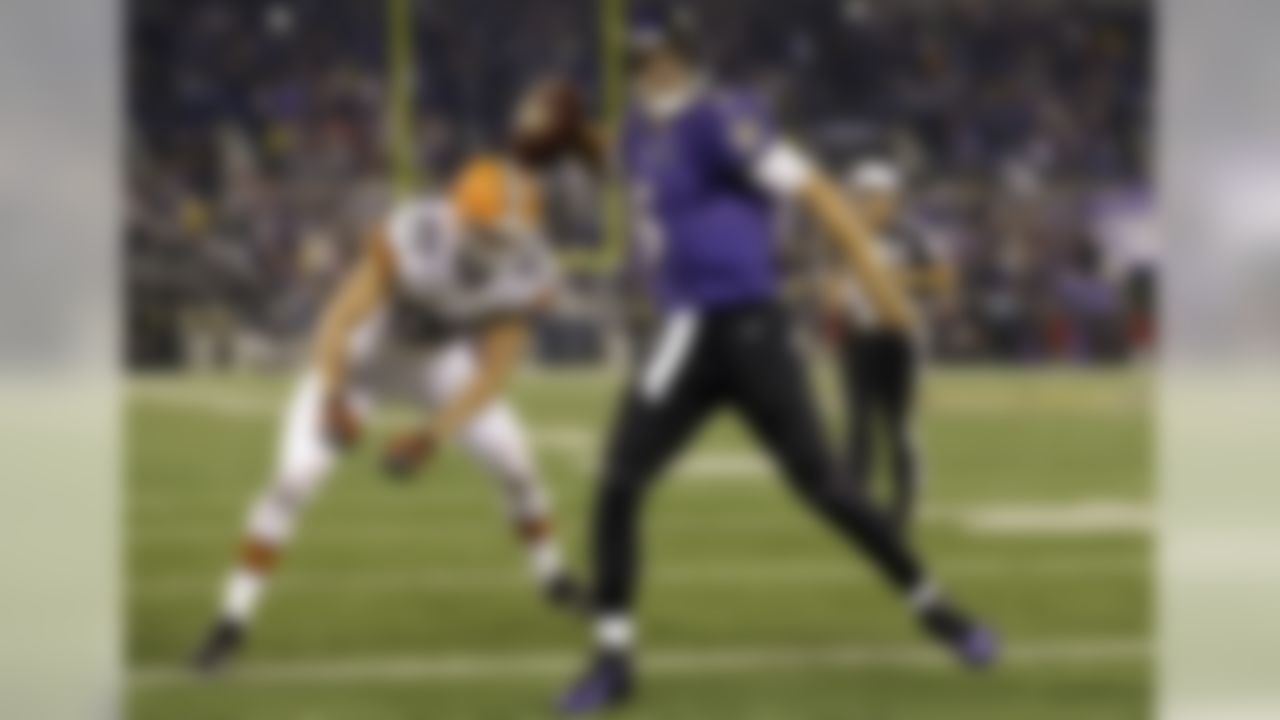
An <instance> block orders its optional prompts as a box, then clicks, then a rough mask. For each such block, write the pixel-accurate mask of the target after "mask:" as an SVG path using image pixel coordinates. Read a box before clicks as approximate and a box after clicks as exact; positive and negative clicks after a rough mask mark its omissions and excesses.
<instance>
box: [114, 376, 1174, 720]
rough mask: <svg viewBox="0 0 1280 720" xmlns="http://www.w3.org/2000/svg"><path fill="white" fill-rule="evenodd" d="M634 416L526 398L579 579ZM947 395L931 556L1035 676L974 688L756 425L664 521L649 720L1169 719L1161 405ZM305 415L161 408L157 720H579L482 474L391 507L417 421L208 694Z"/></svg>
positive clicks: (317, 508) (931, 421)
mask: <svg viewBox="0 0 1280 720" xmlns="http://www.w3.org/2000/svg"><path fill="white" fill-rule="evenodd" d="M617 387H618V383H617V380H616V379H614V378H611V377H609V376H607V375H602V374H598V373H564V374H559V373H552V374H547V373H537V374H533V373H531V374H529V375H527V376H526V377H524V378H522V380H521V381H520V383H519V387H518V388H517V391H516V392H515V398H516V402H517V404H518V405H519V407H520V409H521V412H522V414H523V415H524V416H525V418H526V420H527V423H528V425H529V427H530V431H531V434H532V435H533V436H534V439H535V442H536V445H537V447H538V450H539V458H540V461H541V464H542V470H543V472H544V474H545V475H546V476H547V478H548V481H549V483H550V484H551V486H552V487H553V489H554V492H555V494H556V497H557V504H558V509H559V516H560V519H561V521H560V525H561V527H562V534H563V535H564V538H565V541H566V542H567V544H568V545H569V547H570V549H571V552H572V554H573V555H574V556H575V558H576V559H577V560H578V564H579V565H581V558H582V557H583V555H584V551H585V547H584V537H585V531H586V524H587V522H586V518H587V508H588V507H589V500H590V488H591V483H592V480H593V477H594V473H595V470H596V462H597V458H598V455H599V446H600V444H601V443H602V441H603V437H602V435H603V432H604V430H605V429H606V428H607V426H608V421H609V414H610V412H611V411H612V406H613V402H614V399H615V394H616V392H617ZM823 387H829V386H828V384H827V383H823ZM926 388H927V398H926V399H927V401H926V403H925V405H926V408H925V423H924V428H923V433H922V435H923V438H922V439H923V444H924V447H925V449H926V452H927V456H926V457H927V464H928V472H929V479H930V483H931V485H930V488H929V491H928V498H927V508H928V510H927V514H926V517H925V521H924V524H923V527H922V529H921V533H920V537H919V544H920V545H921V547H922V549H923V550H924V551H925V553H926V555H927V556H928V557H929V558H930V559H931V561H932V564H933V566H934V567H935V568H936V569H937V573H938V575H939V576H940V577H941V578H942V579H943V580H944V581H945V583H946V585H947V586H948V588H949V589H951V590H952V591H953V592H954V593H955V594H956V595H958V596H959V597H961V598H963V599H964V601H965V602H966V603H967V604H969V605H972V606H973V607H975V608H978V609H980V610H981V612H982V613H983V614H984V615H986V616H987V617H989V618H990V619H992V620H993V621H994V622H995V623H996V624H997V625H998V626H999V627H1000V629H1001V631H1002V632H1003V634H1004V635H1005V636H1006V640H1007V642H1008V644H1009V645H1010V647H1011V649H1012V650H1013V656H1012V658H1011V662H1010V663H1009V664H1008V665H1007V666H1005V667H1004V668H1003V669H1000V670H998V671H997V672H995V673H993V674H990V675H985V676H974V675H969V674H965V673H963V672H961V671H959V670H956V669H954V668H952V667H951V666H950V665H949V664H947V662H946V661H945V658H943V657H942V656H941V655H940V653H937V652H936V651H935V650H933V649H932V648H931V647H930V646H928V645H927V644H926V643H924V642H923V641H922V640H920V638H919V635H918V633H917V632H916V630H915V629H914V627H913V626H912V625H911V624H910V623H909V622H908V620H907V618H906V615H905V614H904V612H903V611H902V609H901V606H900V604H899V603H898V602H897V601H896V600H895V599H894V598H893V597H892V595H891V594H890V593H889V592H888V591H886V590H885V589H884V588H883V587H882V586H881V585H880V583H878V582H877V581H876V579H875V578H874V577H873V576H872V575H871V573H870V572H869V570H868V569H867V567H866V565H865V563H863V562H862V561H861V560H860V559H858V558H857V557H854V556H852V555H851V554H850V553H849V552H848V551H847V550H846V548H845V547H844V546H843V545H842V544H841V543H840V542H838V541H837V540H836V539H835V538H834V537H833V536H832V535H831V534H830V533H829V532H828V531H827V529H826V528H824V527H823V526H821V525H819V524H818V523H816V522H814V521H813V520H812V519H811V518H810V517H809V516H808V515H807V514H806V513H805V511H804V510H803V509H802V508H801V507H800V506H799V505H798V504H797V503H795V502H794V501H793V499H792V498H791V496H790V495H789V494H788V492H787V491H786V489H785V486H784V485H783V484H782V483H780V482H777V481H776V480H773V479H772V478H771V473H770V471H769V468H768V466H767V464H764V463H763V462H761V461H760V460H759V458H758V455H757V454H756V452H755V450H754V448H753V447H752V445H751V443H750V442H749V441H748V439H747V438H746V436H745V434H744V433H743V431H742V429H741V428H740V427H739V426H738V425H737V423H736V421H735V420H733V419H732V418H730V417H727V416H726V417H723V418H721V419H719V420H717V421H716V422H715V423H713V424H712V425H710V426H708V427H707V428H706V429H705V430H704V432H703V434H702V436H701V437H700V438H699V440H698V442H697V443H696V449H695V451H694V453H693V455H692V456H691V458H690V460H689V462H686V463H683V464H681V465H680V466H678V467H676V468H675V469H673V471H672V472H671V473H670V476H669V477H668V478H667V481H666V482H664V483H663V484H661V485H660V486H659V488H658V489H657V490H656V492H655V494H654V496H653V498H652V499H651V504H650V513H649V519H648V522H647V528H646V535H647V538H648V554H647V574H648V580H649V582H647V583H646V585H645V589H644V597H643V603H642V613H641V619H642V622H643V625H642V628H643V635H642V637H643V645H644V649H645V653H644V655H643V656H642V668H645V669H646V670H647V672H646V673H645V676H644V679H643V689H644V693H643V695H642V696H640V698H639V699H638V702H636V703H635V704H634V705H633V706H632V707H631V708H629V709H628V710H627V711H626V712H624V713H621V714H620V715H619V717H623V718H663V719H678V718H691V719H692V718H707V717H714V718H761V719H762V720H763V719H765V718H784V717H785V718H795V719H815V720H816V719H819V718H823V719H825V718H831V719H832V720H835V719H837V718H839V719H841V720H844V719H847V718H872V719H875V720H890V719H894V718H902V719H904V720H906V719H909V720H921V719H930V718H940V719H941V718H945V719H947V720H964V719H966V718H975V719H976V718H982V719H983V720H1001V719H1004V718H1008V719H1010V720H1013V719H1015V718H1016V719H1019V720H1021V719H1024V718H1036V719H1037V720H1055V719H1057V718H1063V719H1066V718H1072V719H1073V720H1074V719H1076V718H1081V717H1087V718H1090V719H1091V720H1108V719H1110V718H1116V719H1120V718H1133V719H1137V718H1144V717H1147V716H1148V715H1149V707H1150V703H1149V698H1148V690H1149V685H1150V678H1149V676H1150V670H1151V662H1150V658H1149V657H1148V655H1147V653H1146V651H1145V645H1144V642H1145V638H1146V637H1147V636H1148V624H1149V605H1150V600H1151V595H1150V593H1151V586H1150V583H1149V580H1148V575H1147V568H1148V562H1149V551H1150V545H1149V540H1148V537H1147V533H1146V532H1145V529H1144V523H1143V522H1142V520H1143V511H1144V510H1145V508H1146V506H1147V503H1148V502H1149V498H1150V490H1151V489H1150V485H1149V481H1148V467H1147V459H1146V458H1147V456H1148V427H1149V420H1148V415H1147V390H1148V383H1147V380H1146V378H1145V377H1144V376H1143V375H1142V374H1141V373H1137V372H1133V371H1118V372H1084V371H1065V370H1043V371H1016V372H1015V371H994V370H993V371H976V370H964V371H944V372H938V373H935V374H933V375H931V376H930V377H929V379H928V382H927V386H926ZM286 391H287V383H284V382H282V381H280V380H277V379H267V378H258V377H229V378H211V377H149V378H141V379H138V380H135V381H134V382H133V384H132V388H131V393H130V401H129V420H130V451H131V452H130V459H129V466H128V468H127V470H128V472H127V477H128V488H127V492H128V503H127V507H128V513H127V520H126V527H127V533H128V536H127V548H128V549H127V557H128V574H129V596H128V604H127V610H128V617H127V621H128V624H129V630H128V637H129V660H130V665H131V667H132V668H133V672H132V678H131V688H130V693H129V694H130V714H129V717H131V718H135V719H137V720H161V719H164V720H169V719H171V718H175V717H181V718H184V719H185V720H200V719H204V718H208V719H210V720H212V719H214V718H226V719H228V720H230V719H235V720H243V719H250V718H263V719H264V720H265V719H268V718H270V719H271V720H291V719H297V720H339V719H346V718H350V719H352V720H357V719H358V720H379V719H381V718H386V719H391V718H425V717H430V718H459V719H470V718H477V719H478V718H495V719H497V718H540V717H551V716H552V713H551V712H550V710H549V708H550V701H551V698H552V697H553V696H554V695H555V694H556V693H557V692H558V691H559V690H560V688H561V687H562V686H563V684H564V682H565V681H567V680H568V679H569V677H570V676H571V675H573V674H575V673H576V672H577V670H578V662H579V657H578V654H579V652H580V651H581V650H582V648H583V644H584V642H585V632H584V629H583V628H582V627H580V626H577V625H575V623H573V622H572V621H570V620H568V619H565V618H561V617H559V616H557V615H555V614H553V613H551V612H550V611H548V610H546V609H544V607H543V606H542V605H541V603H540V602H539V601H537V600H536V599H535V598H534V597H533V595H532V592H531V591H530V589H529V587H528V583H527V582H526V575H525V570H524V566H523V561H522V558H521V555H520V552H519V549H518V548H517V546H516V545H515V543H514V542H513V541H512V539H511V535H510V533H509V531H508V530H507V528H506V527H505V525H504V523H503V520H502V514H501V511H500V509H499V504H498V502H497V497H496V494H495V493H494V491H493V488H491V487H490V486H489V484H488V482H487V480H486V479H485V478H484V477H483V476H482V475H481V474H480V473H479V472H478V471H477V470H476V469H475V468H474V467H473V465H472V464H471V463H470V462H469V461H468V459H467V458H466V457H465V456H464V455H463V454H462V453H460V452H457V451H449V452H447V453H445V454H444V455H443V456H441V457H440V458H438V460H437V463H436V464H435V465H434V466H432V468H431V469H430V472H429V473H428V474H427V475H426V476H424V477H422V478H420V481H419V482H418V483H416V484H414V485H411V486H407V487H398V486H393V485H390V484H388V483H387V482H385V481H384V480H383V479H382V477H381V476H380V474H379V472H378V470H377V463H376V452H375V451H376V449H377V448H378V446H379V443H378V440H380V439H381V436H384V435H385V432H384V431H385V429H387V428H388V427H391V426H395V425H397V423H398V422H403V421H404V419H405V415H404V414H403V412H399V413H397V412H396V411H392V412H391V413H390V417H387V415H386V414H384V415H383V416H382V417H381V418H380V421H379V423H377V424H376V426H375V427H374V428H373V429H372V432H371V433H370V436H369V437H367V438H366V443H365V445H364V446H363V447H362V448H361V449H360V450H359V451H358V452H357V453H356V454H355V455H353V456H352V457H351V458H349V459H348V460H347V461H346V462H344V464H343V465H342V467H341V469H340V471H339V472H338V474H337V475H336V476H335V477H334V479H333V481H332V482H331V484H330V485H329V486H328V487H327V488H326V490H325V492H324V493H323V494H322V495H321V496H320V498H319V499H318V501H317V502H316V504H315V505H313V506H312V508H311V511H310V512H309V514H308V515H307V516H306V518H305V520H304V523H303V525H302V529H301V532H300V535H299V537H298V540H297V542H296V544H295V545H294V546H293V547H292V548H291V550H290V552H289V554H288V556H287V559H286V562H285V564H284V566H283V567H282V568H281V570H280V572H279V573H278V583H277V584H276V585H275V586H274V587H273V589H272V592H271V594H270V595H269V597H268V601H267V603H266V605H265V606H264V608H263V612H262V614H261V616H260V622H259V623H258V627H257V628H256V630H255V634H254V637H253V639H252V645H251V648H250V650H249V652H248V653H247V655H246V656H245V657H244V658H243V664H242V666H241V667H240V668H238V670H237V671H236V672H233V673H232V674H231V675H230V676H228V677H226V678H223V679H219V680H216V681H213V682H206V681H197V680H195V679H192V678H189V677H188V676H186V674H185V673H184V672H182V668H181V664H182V663H183V662H184V661H185V659H186V657H187V655H188V653H189V652H190V651H191V650H192V648H193V646H194V644H195V643H196V641H197V640H198V639H199V636H200V634H201V633H202V632H203V631H204V629H205V626H206V623H207V622H208V621H209V620H210V619H211V617H212V613H213V611H214V608H215V604H216V599H217V594H218V591H219V585H220V581H221V579H222V578H223V577H224V574H225V572H226V570H227V568H228V563H229V562H230V560H231V558H232V556H233V553H234V550H235V546H236V543H237V539H238V535H239V530H240V527H241V524H242V519H243V516H244V512H245V506H246V504H247V502H248V501H249V499H250V497H251V496H252V494H253V493H254V492H256V491H257V490H258V489H259V488H260V486H261V483H262V481H263V478H264V476H265V475H266V474H267V472H268V470H269V468H270V462H271V459H272V452H273V446H274V436H275V428H276V424H277V417H278V412H279V407H280V404H281V402H282V401H283V398H284V395H285V393H286ZM822 394H823V396H824V397H826V398H829V399H830V398H834V395H835V394H834V393H833V392H830V391H829V390H828V391H826V392H823V393H822ZM829 404H830V403H829ZM992 514H994V515H995V516H996V518H995V519H994V520H993V519H991V517H989V516H990V515H992ZM1002 518H1003V519H1002ZM645 663H647V666H646V665H645Z"/></svg>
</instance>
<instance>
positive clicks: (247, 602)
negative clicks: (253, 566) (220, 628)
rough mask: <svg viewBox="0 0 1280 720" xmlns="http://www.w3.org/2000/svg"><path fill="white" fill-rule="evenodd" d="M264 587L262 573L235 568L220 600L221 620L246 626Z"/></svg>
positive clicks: (264, 582)
mask: <svg viewBox="0 0 1280 720" xmlns="http://www.w3.org/2000/svg"><path fill="white" fill-rule="evenodd" d="M265 585H266V578H265V577H264V576H263V575H262V573H259V572H254V571H253V570H248V569H246V568H236V570H235V571H234V572H232V573H231V577H229V578H227V584H226V589H225V590H224V594H223V598H222V616H223V618H225V619H227V620H231V621H233V622H236V623H239V624H241V625H243V624H247V623H248V622H249V621H250V620H252V619H253V614H254V611H256V610H257V608H258V601H259V599H260V598H261V597H262V590H263V587H264V586H265Z"/></svg>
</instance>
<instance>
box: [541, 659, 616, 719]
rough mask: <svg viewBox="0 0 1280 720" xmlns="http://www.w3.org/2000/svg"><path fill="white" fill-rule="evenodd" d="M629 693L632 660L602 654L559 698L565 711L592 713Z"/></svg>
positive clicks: (560, 706) (605, 707)
mask: <svg viewBox="0 0 1280 720" xmlns="http://www.w3.org/2000/svg"><path fill="white" fill-rule="evenodd" d="M630 696H631V662H630V660H628V659H627V658H626V657H625V656H622V655H608V654H602V655H599V656H598V657H596V659H595V660H594V661H593V662H592V664H591V667H590V668H589V669H588V670H587V672H586V674H585V675H583V676H582V678H581V679H579V680H578V681H577V682H576V683H574V685H573V687H570V688H569V690H568V691H567V692H566V693H565V694H564V696H563V697H561V698H560V703H559V706H558V707H559V710H560V712H562V713H564V714H566V715H592V714H594V713H598V712H602V711H604V710H608V709H609V708H612V707H615V706H618V705H621V704H622V703H624V702H626V700H627V698H628V697H630Z"/></svg>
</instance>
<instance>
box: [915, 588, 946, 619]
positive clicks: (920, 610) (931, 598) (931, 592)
mask: <svg viewBox="0 0 1280 720" xmlns="http://www.w3.org/2000/svg"><path fill="white" fill-rule="evenodd" d="M941 601H942V591H941V590H939V589H938V586H937V585H935V584H933V583H932V582H930V581H928V580H925V581H923V582H921V583H920V584H919V585H917V586H916V587H915V589H914V590H912V591H911V593H910V594H909V595H908V596H907V604H908V605H910V606H911V609H912V610H914V611H915V612H916V614H918V615H923V614H924V613H926V612H929V611H930V610H932V609H934V608H935V607H937V605H938V603H939V602H941Z"/></svg>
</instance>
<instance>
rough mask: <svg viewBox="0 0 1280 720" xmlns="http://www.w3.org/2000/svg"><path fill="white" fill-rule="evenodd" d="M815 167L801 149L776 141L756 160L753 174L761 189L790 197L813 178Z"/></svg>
mask: <svg viewBox="0 0 1280 720" xmlns="http://www.w3.org/2000/svg"><path fill="white" fill-rule="evenodd" d="M813 172H814V165H813V162H812V161H810V160H809V157H808V156H807V155H805V154H804V152H803V151H802V150H800V148H798V147H796V146H795V145H794V144H792V143H790V142H787V141H785V140H777V141H774V142H773V143H772V144H770V145H769V147H767V148H765V150H764V152H762V153H760V156H759V157H758V158H757V159H756V162H755V165H754V166H753V167H752V174H753V175H754V177H755V180H756V182H758V183H759V184H760V186H761V187H763V188H764V189H766V190H768V191H769V192H771V193H774V194H776V195H779V196H781V197H790V196H791V195H794V194H795V193H796V191H798V190H800V188H802V187H804V185H805V184H806V183H808V182H809V179H810V178H811V177H813Z"/></svg>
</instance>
